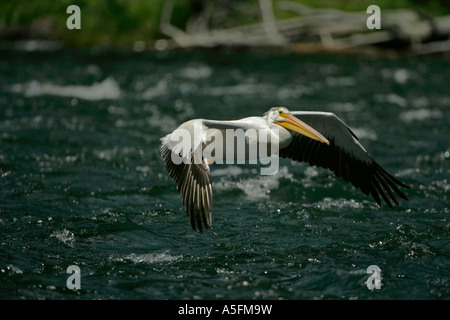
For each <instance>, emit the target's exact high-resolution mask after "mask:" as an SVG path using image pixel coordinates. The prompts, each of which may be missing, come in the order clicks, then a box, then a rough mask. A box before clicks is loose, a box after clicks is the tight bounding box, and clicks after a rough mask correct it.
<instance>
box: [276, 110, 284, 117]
mask: <svg viewBox="0 0 450 320" xmlns="http://www.w3.org/2000/svg"><path fill="white" fill-rule="evenodd" d="M278 114H279V115H280V116H281V117H285V116H286V114H285V113H284V111H283V110H278Z"/></svg>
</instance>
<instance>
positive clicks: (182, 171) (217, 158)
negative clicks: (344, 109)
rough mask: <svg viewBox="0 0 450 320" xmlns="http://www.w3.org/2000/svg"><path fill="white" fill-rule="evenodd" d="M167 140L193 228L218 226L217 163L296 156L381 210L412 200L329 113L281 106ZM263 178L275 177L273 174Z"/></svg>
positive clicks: (201, 123)
mask: <svg viewBox="0 0 450 320" xmlns="http://www.w3.org/2000/svg"><path fill="white" fill-rule="evenodd" d="M161 141H162V144H161V156H162V158H163V160H164V163H165V165H166V168H167V171H168V173H169V175H170V176H171V177H172V178H173V180H174V181H175V183H176V184H177V189H178V191H179V192H180V195H181V200H182V202H183V204H184V207H185V208H186V211H187V214H188V216H189V218H190V222H191V226H192V228H193V229H194V230H196V229H198V230H199V231H200V232H202V230H203V226H205V227H206V228H207V229H209V228H210V227H211V225H212V216H211V211H212V185H211V172H210V167H209V166H210V164H212V163H218V164H222V163H226V164H230V163H237V164H242V163H245V162H246V161H248V163H250V164H256V163H257V162H256V161H257V160H260V161H261V163H264V162H263V159H272V160H276V161H278V158H279V157H283V158H290V159H292V160H296V161H299V162H307V163H309V164H310V165H315V166H319V167H323V168H327V169H330V170H332V171H333V172H334V173H335V175H336V176H338V177H342V178H343V179H344V180H345V181H347V182H350V183H352V184H353V185H354V186H355V187H357V188H359V189H361V191H362V192H363V193H364V194H366V195H369V194H370V195H371V196H372V197H373V199H374V200H375V201H376V203H377V204H378V205H379V206H381V205H382V201H381V198H382V199H383V200H384V202H385V203H386V204H387V205H388V206H389V207H391V208H392V207H393V205H392V202H394V203H395V204H397V205H399V202H398V200H397V198H396V195H398V196H400V197H401V198H402V199H404V200H408V199H407V198H406V196H405V195H404V194H403V193H402V192H401V191H400V189H399V187H402V188H408V186H406V185H405V184H404V183H402V182H400V181H399V180H398V179H396V178H395V177H393V176H392V175H391V174H389V173H388V172H387V171H385V170H384V169H383V168H382V167H381V166H380V165H379V164H378V163H377V162H376V161H375V160H374V159H373V158H372V157H371V155H370V154H369V153H368V152H367V151H366V150H365V149H364V147H363V146H362V145H361V144H360V142H359V140H358V138H357V137H356V135H355V134H354V133H353V132H352V131H351V130H350V128H349V127H348V126H347V125H346V124H345V123H344V122H343V121H342V120H340V119H339V118H338V117H337V116H336V115H335V114H333V113H329V112H314V111H294V112H290V111H289V110H288V109H286V108H285V107H275V108H271V109H270V110H269V111H267V112H266V113H265V114H264V116H263V117H248V118H243V119H240V120H231V121H217V120H207V119H194V120H189V121H187V122H185V123H183V124H181V125H180V126H179V127H178V128H177V129H175V130H174V131H173V132H172V133H171V134H168V135H166V136H165V137H163V138H161ZM267 163H268V162H267V161H266V163H265V164H267ZM276 163H277V164H278V162H276ZM261 174H273V170H272V171H270V173H264V172H263V171H261ZM380 197H381V198H380Z"/></svg>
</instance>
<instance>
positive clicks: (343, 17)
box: [157, 0, 450, 55]
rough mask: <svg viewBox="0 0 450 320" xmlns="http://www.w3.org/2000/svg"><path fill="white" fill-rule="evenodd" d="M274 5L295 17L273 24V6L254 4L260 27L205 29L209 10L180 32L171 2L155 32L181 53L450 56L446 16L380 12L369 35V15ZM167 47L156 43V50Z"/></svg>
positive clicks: (292, 4)
mask: <svg viewBox="0 0 450 320" xmlns="http://www.w3.org/2000/svg"><path fill="white" fill-rule="evenodd" d="M277 5H278V9H280V10H286V11H290V12H292V13H295V14H296V15H297V16H296V17H293V18H289V19H277V18H276V16H275V14H274V8H273V3H272V0H259V2H258V8H255V9H256V10H253V11H252V13H253V14H254V13H255V11H256V12H257V13H258V14H259V16H260V18H261V19H260V22H259V23H254V24H248V25H239V26H233V27H227V28H217V27H216V28H210V27H209V26H210V22H211V21H210V20H211V19H212V17H213V15H214V11H215V8H214V7H213V6H212V5H210V6H206V7H205V8H204V9H203V10H202V11H201V12H200V14H197V16H196V17H192V18H191V19H189V21H188V23H187V25H186V28H185V30H182V29H180V28H178V27H175V26H174V25H172V24H171V22H170V20H171V16H172V11H173V7H174V0H167V1H166V2H165V5H164V8H163V10H162V13H161V19H160V29H161V32H162V33H164V34H165V35H167V36H168V37H169V38H170V39H172V41H173V43H174V44H175V45H176V46H178V47H183V48H188V47H216V46H243V47H275V48H291V49H294V50H296V49H299V48H303V49H304V48H314V50H322V51H323V50H325V51H326V50H333V51H338V50H349V49H350V50H351V49H354V48H358V47H367V46H372V47H378V48H388V49H396V50H399V49H400V50H403V51H407V52H409V53H412V54H418V55H420V54H432V53H439V52H448V51H450V16H442V17H429V16H426V15H425V14H423V13H421V12H419V11H417V10H413V9H398V10H383V9H381V29H368V28H367V24H366V22H367V19H368V18H369V16H370V14H368V13H366V12H345V11H341V10H336V9H313V8H310V7H307V6H305V5H301V4H299V3H297V2H290V1H280V2H277ZM240 8H241V9H242V7H240ZM246 10H248V8H246ZM248 11H249V12H250V10H248ZM167 43H168V42H167V40H161V41H159V42H157V45H158V46H160V47H161V44H165V45H167Z"/></svg>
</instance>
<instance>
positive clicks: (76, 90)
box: [11, 77, 121, 101]
mask: <svg viewBox="0 0 450 320" xmlns="http://www.w3.org/2000/svg"><path fill="white" fill-rule="evenodd" d="M11 91H12V92H15V93H22V94H23V95H25V96H26V97H34V96H41V95H53V96H60V97H73V98H79V99H84V100H93V101H96V100H104V99H118V98H119V97H120V96H121V91H120V87H119V85H118V83H117V82H116V81H115V80H114V79H113V78H111V77H109V78H106V79H105V80H103V81H101V82H95V83H93V84H92V85H90V86H85V85H58V84H53V83H41V82H39V81H37V80H31V81H29V82H27V83H16V84H13V85H12V86H11Z"/></svg>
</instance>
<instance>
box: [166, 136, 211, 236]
mask: <svg viewBox="0 0 450 320" xmlns="http://www.w3.org/2000/svg"><path fill="white" fill-rule="evenodd" d="M202 147H203V146H202V145H200V146H198V147H197V148H196V149H195V150H194V151H193V152H191V153H190V154H189V155H188V156H187V161H183V162H181V163H180V164H175V163H174V162H173V159H172V150H171V149H170V144H168V143H165V142H164V140H163V143H162V145H161V150H160V151H161V156H162V158H163V160H164V163H165V165H166V168H167V172H168V173H169V175H170V176H171V177H172V179H173V180H174V181H175V183H176V184H177V189H178V191H179V192H180V195H181V200H182V201H183V205H184V207H185V208H186V211H187V214H188V216H189V218H190V220H191V226H192V228H193V229H194V230H195V229H196V226H197V228H198V230H199V231H200V232H202V222H203V224H204V225H205V227H206V229H209V228H210V227H211V210H212V186H211V172H210V171H209V166H208V163H207V162H206V161H205V160H204V159H202V149H203V148H202ZM195 159H197V160H198V159H202V160H201V161H194V160H195Z"/></svg>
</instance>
